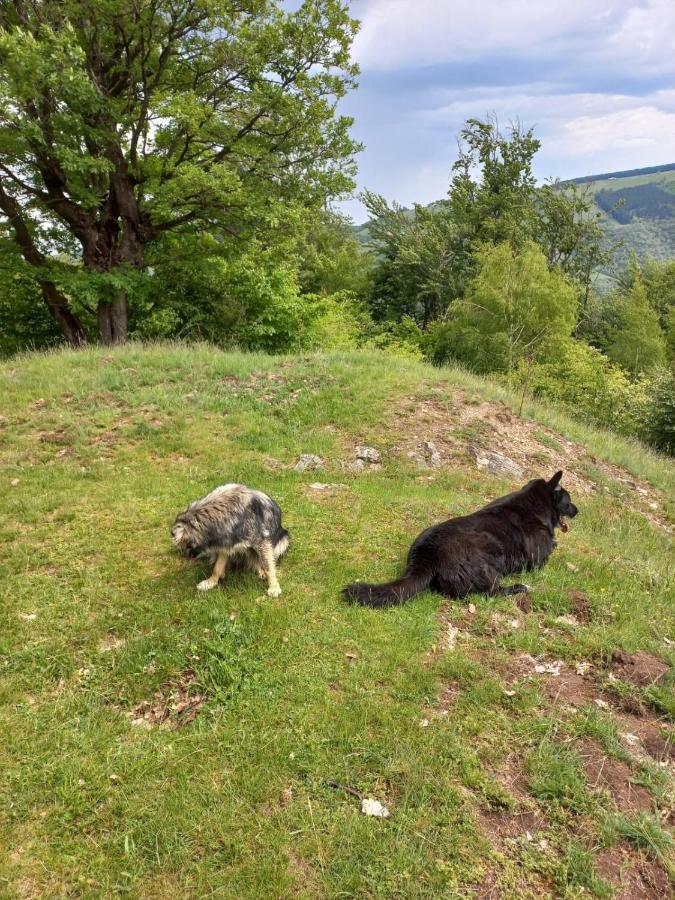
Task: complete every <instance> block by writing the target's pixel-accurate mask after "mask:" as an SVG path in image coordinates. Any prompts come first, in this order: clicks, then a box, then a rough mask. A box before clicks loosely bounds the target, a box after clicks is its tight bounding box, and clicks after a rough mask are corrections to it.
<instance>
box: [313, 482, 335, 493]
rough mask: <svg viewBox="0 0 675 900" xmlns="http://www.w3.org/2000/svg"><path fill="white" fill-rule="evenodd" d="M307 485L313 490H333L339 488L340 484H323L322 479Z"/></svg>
mask: <svg viewBox="0 0 675 900" xmlns="http://www.w3.org/2000/svg"><path fill="white" fill-rule="evenodd" d="M308 487H309V488H310V489H311V490H313V491H334V490H336V489H337V488H341V487H342V485H341V484H324V483H323V482H322V481H315V482H313V483H312V484H310V485H308Z"/></svg>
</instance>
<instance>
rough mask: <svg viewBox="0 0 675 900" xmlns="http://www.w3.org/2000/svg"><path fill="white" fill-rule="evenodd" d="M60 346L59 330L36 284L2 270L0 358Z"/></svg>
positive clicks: (16, 272) (28, 279)
mask: <svg viewBox="0 0 675 900" xmlns="http://www.w3.org/2000/svg"><path fill="white" fill-rule="evenodd" d="M2 268H4V267H2ZM62 343H63V335H62V334H61V330H60V329H59V327H58V325H57V324H56V322H55V321H54V319H53V318H52V316H51V314H50V313H49V310H48V309H47V307H46V306H45V302H44V300H43V299H42V293H41V292H40V287H39V285H38V283H37V281H36V280H35V279H34V278H33V277H31V276H30V275H28V274H24V273H23V272H20V271H13V272H12V271H11V270H10V269H5V270H4V271H3V278H2V289H1V290H0V356H11V355H12V354H13V353H19V352H21V351H22V350H43V349H45V348H46V347H55V346H57V345H58V344H62Z"/></svg>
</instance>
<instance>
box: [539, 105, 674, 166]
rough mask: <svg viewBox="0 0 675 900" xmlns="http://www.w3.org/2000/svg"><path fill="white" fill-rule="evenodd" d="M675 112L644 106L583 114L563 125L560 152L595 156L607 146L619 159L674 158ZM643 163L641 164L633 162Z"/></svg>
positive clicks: (559, 144)
mask: <svg viewBox="0 0 675 900" xmlns="http://www.w3.org/2000/svg"><path fill="white" fill-rule="evenodd" d="M674 136H675V112H665V111H664V110H662V109H657V108H656V107H654V106H646V105H640V106H635V107H634V108H633V109H624V110H619V111H617V112H613V113H608V114H607V115H602V116H579V117H577V118H575V119H570V120H569V121H567V122H564V123H563V124H562V127H561V129H560V134H559V143H558V145H557V147H556V150H557V151H558V152H560V151H564V152H567V153H568V154H570V155H573V156H579V157H591V156H593V155H596V154H599V153H604V152H606V150H607V147H611V148H612V152H613V154H614V155H615V157H616V158H617V159H622V158H626V159H630V160H633V159H636V158H637V159H638V161H641V160H643V159H649V158H652V159H657V160H658V159H661V158H662V160H663V161H664V162H665V161H666V160H672V157H673V156H675V138H674ZM633 164H634V165H639V162H638V163H633ZM619 167H620V166H619Z"/></svg>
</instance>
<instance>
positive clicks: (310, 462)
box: [293, 453, 323, 472]
mask: <svg viewBox="0 0 675 900" xmlns="http://www.w3.org/2000/svg"><path fill="white" fill-rule="evenodd" d="M293 468H294V469H295V471H296V472H304V471H305V470H306V469H321V468H323V458H322V457H321V456H315V455H314V454H312V453H303V454H302V456H301V457H300V459H299V460H298V461H297V462H296V464H295V465H294V466H293Z"/></svg>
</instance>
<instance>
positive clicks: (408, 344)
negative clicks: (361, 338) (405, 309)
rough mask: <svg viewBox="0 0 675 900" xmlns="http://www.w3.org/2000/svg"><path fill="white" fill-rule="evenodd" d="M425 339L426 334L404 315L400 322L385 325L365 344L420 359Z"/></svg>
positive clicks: (394, 353)
mask: <svg viewBox="0 0 675 900" xmlns="http://www.w3.org/2000/svg"><path fill="white" fill-rule="evenodd" d="M426 341H427V335H426V334H425V333H424V332H423V331H422V329H421V328H420V327H419V325H418V324H417V323H416V322H415V321H414V319H412V318H411V317H410V316H404V317H403V318H402V319H401V321H400V322H395V323H393V324H389V325H387V326H385V328H383V329H382V330H381V331H380V332H379V333H378V334H376V335H375V337H374V338H373V339H372V341H370V342H369V344H366V346H371V347H374V348H375V349H377V350H384V351H385V352H387V353H391V354H393V355H394V356H402V357H405V358H406V359H422V358H423V357H424V347H425V345H426Z"/></svg>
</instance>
